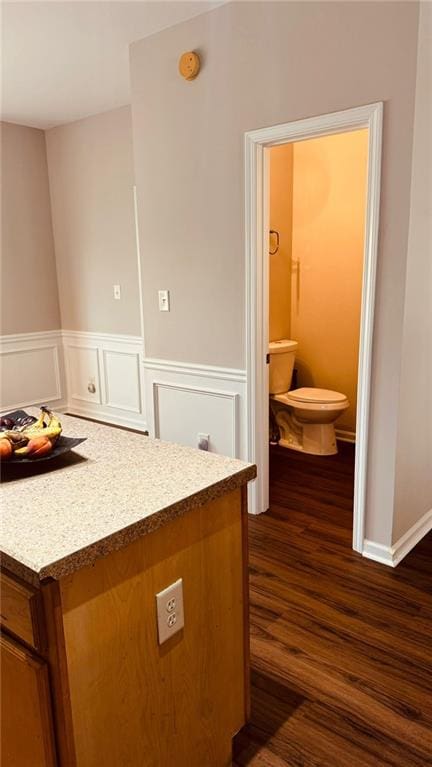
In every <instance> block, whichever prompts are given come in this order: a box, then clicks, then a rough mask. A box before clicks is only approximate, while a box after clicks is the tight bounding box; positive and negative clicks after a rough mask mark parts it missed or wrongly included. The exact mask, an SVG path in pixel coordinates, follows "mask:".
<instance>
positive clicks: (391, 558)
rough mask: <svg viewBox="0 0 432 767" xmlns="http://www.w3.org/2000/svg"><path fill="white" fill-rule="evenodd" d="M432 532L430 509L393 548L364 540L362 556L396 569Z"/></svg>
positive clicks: (431, 511) (431, 510)
mask: <svg viewBox="0 0 432 767" xmlns="http://www.w3.org/2000/svg"><path fill="white" fill-rule="evenodd" d="M430 530H432V509H430V511H427V512H426V514H424V515H423V516H422V517H421V518H420V519H419V520H418V521H417V522H416V523H415V524H414V525H413V526H412V527H410V529H409V530H408V531H407V532H406V533H405V534H404V535H402V536H401V537H400V538H399V540H398V541H396V543H395V544H394V545H393V546H384V545H382V544H380V543H374V542H373V541H368V540H365V542H364V546H363V552H362V553H363V556H364V557H366V558H367V559H373V560H374V561H375V562H381V564H383V565H388V566H389V567H396V566H397V565H398V564H399V562H401V561H402V559H403V558H404V557H406V555H407V554H409V552H410V551H412V549H413V548H414V546H416V544H417V543H419V541H421V539H422V538H424V536H425V535H426V534H427V533H429V532H430Z"/></svg>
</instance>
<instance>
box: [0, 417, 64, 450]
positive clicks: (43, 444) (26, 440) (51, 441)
mask: <svg viewBox="0 0 432 767" xmlns="http://www.w3.org/2000/svg"><path fill="white" fill-rule="evenodd" d="M61 431H62V425H61V423H60V421H59V419H58V418H57V416H56V415H54V413H52V412H51V411H50V410H48V408H46V407H41V414H40V416H39V418H37V419H36V420H34V419H33V420H32V423H29V424H27V425H25V426H17V425H16V426H14V427H13V428H12V429H8V430H6V431H1V432H0V458H1V459H2V460H7V459H8V458H10V457H11V456H12V454H13V455H15V456H21V457H25V458H40V457H41V456H43V455H47V454H48V453H50V452H51V450H52V449H53V447H54V445H55V443H56V442H57V439H58V438H59V436H60V434H61Z"/></svg>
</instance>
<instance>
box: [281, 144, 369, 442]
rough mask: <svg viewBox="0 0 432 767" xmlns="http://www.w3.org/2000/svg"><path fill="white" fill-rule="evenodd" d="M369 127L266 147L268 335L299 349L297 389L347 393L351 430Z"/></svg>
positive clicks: (345, 423)
mask: <svg viewBox="0 0 432 767" xmlns="http://www.w3.org/2000/svg"><path fill="white" fill-rule="evenodd" d="M367 144H368V134H367V130H361V131H354V132H351V133H343V134H338V135H334V136H325V137H323V138H317V139H311V140H308V141H299V142H296V143H295V144H293V145H286V146H281V147H274V148H272V149H271V150H270V228H271V229H278V230H279V231H280V235H281V239H280V241H281V248H280V251H279V253H278V254H277V255H275V256H270V267H269V269H270V327H269V331H270V340H274V339H278V338H292V339H294V340H295V341H298V343H299V348H298V353H297V356H296V363H295V367H296V368H297V371H298V380H297V386H299V387H300V386H315V387H319V388H323V389H333V390H335V391H340V392H343V393H344V394H346V396H347V397H348V399H349V401H350V407H349V409H348V410H346V411H345V413H344V414H343V415H342V416H341V418H340V419H339V421H338V422H337V427H338V428H339V429H340V430H346V431H349V432H354V431H355V421H356V405H357V370H358V352H359V333H360V310H361V291H362V273H363V242H364V222H365V206H366V174H367V151H368V148H367Z"/></svg>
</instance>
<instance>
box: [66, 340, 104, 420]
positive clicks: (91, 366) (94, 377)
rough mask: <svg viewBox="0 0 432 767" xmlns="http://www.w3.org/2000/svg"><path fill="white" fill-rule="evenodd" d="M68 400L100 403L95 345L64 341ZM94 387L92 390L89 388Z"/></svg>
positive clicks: (97, 357) (97, 358)
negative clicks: (84, 345) (86, 345)
mask: <svg viewBox="0 0 432 767" xmlns="http://www.w3.org/2000/svg"><path fill="white" fill-rule="evenodd" d="M65 357H66V372H67V380H68V400H69V401H75V400H78V401H82V402H91V403H96V404H99V405H100V403H101V399H102V398H101V384H100V373H99V354H98V348H97V346H88V347H83V346H77V345H76V344H74V343H65ZM89 386H90V387H94V392H93V391H92V390H89Z"/></svg>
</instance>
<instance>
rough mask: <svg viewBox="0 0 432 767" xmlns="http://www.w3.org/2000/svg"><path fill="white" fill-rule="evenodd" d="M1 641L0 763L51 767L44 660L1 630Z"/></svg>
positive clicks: (49, 715) (46, 671)
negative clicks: (0, 708) (0, 706)
mask: <svg viewBox="0 0 432 767" xmlns="http://www.w3.org/2000/svg"><path fill="white" fill-rule="evenodd" d="M0 645H1V701H2V711H1V728H2V729H1V734H2V737H1V763H2V766H3V767H54V766H55V763H56V762H55V755H54V739H53V730H52V717H51V703H50V692H49V681H48V669H47V665H46V663H45V662H44V661H43V660H41V659H40V658H37V657H36V656H35V655H33V654H32V653H31V652H30V651H29V650H27V649H25V648H24V647H23V646H21V645H20V644H18V642H15V641H13V640H12V639H10V638H9V637H7V636H6V635H5V634H3V635H2V636H1V638H0Z"/></svg>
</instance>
